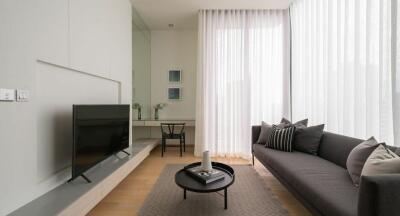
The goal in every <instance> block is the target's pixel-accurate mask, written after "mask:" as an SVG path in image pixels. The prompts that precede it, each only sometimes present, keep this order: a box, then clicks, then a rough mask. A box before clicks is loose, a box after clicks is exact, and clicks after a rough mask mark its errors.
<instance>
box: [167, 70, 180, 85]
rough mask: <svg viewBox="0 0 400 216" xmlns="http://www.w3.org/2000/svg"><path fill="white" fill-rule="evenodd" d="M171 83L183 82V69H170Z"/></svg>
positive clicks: (169, 79)
mask: <svg viewBox="0 0 400 216" xmlns="http://www.w3.org/2000/svg"><path fill="white" fill-rule="evenodd" d="M168 82H169V83H182V70H179V69H173V70H169V71H168Z"/></svg>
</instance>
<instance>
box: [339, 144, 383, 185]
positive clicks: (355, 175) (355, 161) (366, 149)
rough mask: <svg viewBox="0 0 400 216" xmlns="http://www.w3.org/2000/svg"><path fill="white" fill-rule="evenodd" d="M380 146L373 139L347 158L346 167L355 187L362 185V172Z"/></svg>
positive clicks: (354, 150) (358, 147)
mask: <svg viewBox="0 0 400 216" xmlns="http://www.w3.org/2000/svg"><path fill="white" fill-rule="evenodd" d="M379 145H380V144H379V143H378V142H377V141H376V140H375V138H374V137H371V138H369V139H368V140H365V141H364V142H362V143H361V144H360V145H357V146H356V147H354V148H353V150H351V152H350V154H349V156H348V157H347V162H346V167H347V171H348V172H349V174H350V177H351V179H352V180H353V183H354V185H356V186H358V185H359V184H360V178H361V172H362V170H363V167H364V164H365V161H367V159H368V157H369V156H370V155H371V153H372V152H373V151H374V150H375V149H376V148H377V147H378V146H379Z"/></svg>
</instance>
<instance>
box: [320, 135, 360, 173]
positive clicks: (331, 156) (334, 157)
mask: <svg viewBox="0 0 400 216" xmlns="http://www.w3.org/2000/svg"><path fill="white" fill-rule="evenodd" d="M363 141H364V140H361V139H356V138H353V137H348V136H343V135H339V134H334V133H329V132H324V135H322V139H321V144H320V145H319V151H318V156H320V157H321V158H323V159H325V160H328V161H330V162H333V163H335V164H337V165H339V166H341V167H343V168H346V162H347V157H348V156H349V154H350V152H351V150H353V148H354V147H356V146H357V145H358V144H360V143H361V142H363Z"/></svg>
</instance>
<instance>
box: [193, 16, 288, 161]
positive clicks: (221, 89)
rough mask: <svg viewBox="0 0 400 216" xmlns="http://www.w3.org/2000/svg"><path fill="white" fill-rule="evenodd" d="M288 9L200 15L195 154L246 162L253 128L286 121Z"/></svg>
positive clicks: (249, 152)
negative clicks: (203, 153)
mask: <svg viewBox="0 0 400 216" xmlns="http://www.w3.org/2000/svg"><path fill="white" fill-rule="evenodd" d="M288 21H289V17H288V11H287V10H202V11H200V12H199V25H198V26H199V44H198V48H199V49H198V52H199V53H198V71H197V106H196V107H197V108H196V141H195V154H196V155H201V153H202V152H203V151H204V150H209V151H210V152H211V153H212V154H213V155H218V156H239V157H248V156H250V154H251V151H250V150H251V145H250V143H251V137H250V136H251V125H259V124H260V122H261V121H262V120H264V121H268V122H277V121H279V120H280V118H281V117H282V116H286V117H288V116H289V109H288V107H289V101H290V100H289V99H290V98H289V91H288V90H287V89H289V80H290V78H289V67H288V66H289V60H290V58H289V45H288V44H289V38H288V37H287V35H289V29H288V28H289V25H288Z"/></svg>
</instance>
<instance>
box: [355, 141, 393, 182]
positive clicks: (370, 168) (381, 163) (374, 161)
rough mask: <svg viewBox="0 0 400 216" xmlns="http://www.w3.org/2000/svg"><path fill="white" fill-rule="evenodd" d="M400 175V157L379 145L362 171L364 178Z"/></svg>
mask: <svg viewBox="0 0 400 216" xmlns="http://www.w3.org/2000/svg"><path fill="white" fill-rule="evenodd" d="M394 173H400V157H399V156H398V155H396V154H395V153H394V152H392V151H391V150H390V149H388V148H386V147H385V146H384V145H379V146H378V147H377V148H376V149H375V150H374V151H373V152H372V153H371V155H370V156H369V157H368V159H367V161H366V162H365V164H364V168H363V170H362V173H361V175H362V176H371V175H380V174H394Z"/></svg>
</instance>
